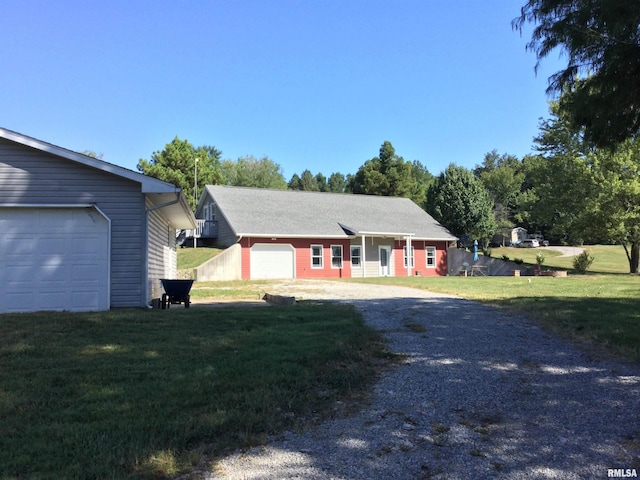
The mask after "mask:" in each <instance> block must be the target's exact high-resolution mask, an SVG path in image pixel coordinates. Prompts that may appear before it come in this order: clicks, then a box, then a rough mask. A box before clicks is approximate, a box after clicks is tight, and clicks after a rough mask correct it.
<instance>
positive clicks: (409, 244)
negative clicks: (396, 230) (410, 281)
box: [407, 235, 411, 277]
mask: <svg viewBox="0 0 640 480" xmlns="http://www.w3.org/2000/svg"><path fill="white" fill-rule="evenodd" d="M410 276H411V235H407V277H410Z"/></svg>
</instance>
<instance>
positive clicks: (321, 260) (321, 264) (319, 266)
mask: <svg viewBox="0 0 640 480" xmlns="http://www.w3.org/2000/svg"><path fill="white" fill-rule="evenodd" d="M314 248H319V249H320V256H319V257H318V256H317V255H314V254H313V249H314ZM314 258H320V265H314V264H313V259H314ZM311 268H315V269H317V270H321V269H323V268H324V246H323V245H311Z"/></svg>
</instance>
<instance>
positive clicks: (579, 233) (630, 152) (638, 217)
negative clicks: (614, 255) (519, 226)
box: [523, 98, 640, 273]
mask: <svg viewBox="0 0 640 480" xmlns="http://www.w3.org/2000/svg"><path fill="white" fill-rule="evenodd" d="M561 105H562V98H560V100H559V102H551V103H550V111H551V117H550V118H549V119H546V120H544V121H542V122H541V124H540V134H539V135H538V136H537V137H536V139H535V143H536V150H537V151H538V152H539V155H537V156H530V157H527V158H525V159H524V161H523V165H524V172H525V174H526V181H525V184H526V189H527V193H528V199H529V204H528V205H525V206H524V208H525V209H526V210H528V212H529V219H530V222H531V223H533V224H535V225H537V226H539V227H540V228H541V229H542V230H546V231H548V232H549V233H550V234H551V236H552V237H555V238H556V239H558V240H561V241H563V242H567V243H574V244H575V243H580V242H581V241H582V240H584V241H586V242H589V243H591V242H594V243H601V242H605V243H619V244H620V245H622V246H623V247H624V249H625V252H626V253H627V259H628V261H629V271H630V272H631V273H637V272H638V268H639V265H638V264H639V261H640V139H636V140H627V141H625V142H623V143H621V144H619V145H617V146H616V147H615V148H614V149H609V148H594V147H593V145H591V144H589V142H588V141H587V140H585V139H584V137H583V136H582V135H581V134H580V132H579V131H576V130H575V129H573V128H572V126H571V125H570V122H569V121H568V120H567V113H566V111H565V110H564V109H563V108H562V107H561Z"/></svg>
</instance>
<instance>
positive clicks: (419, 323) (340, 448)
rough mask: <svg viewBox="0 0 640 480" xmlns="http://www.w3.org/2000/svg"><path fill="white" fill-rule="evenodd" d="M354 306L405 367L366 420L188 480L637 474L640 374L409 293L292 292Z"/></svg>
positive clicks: (231, 459) (485, 314)
mask: <svg viewBox="0 0 640 480" xmlns="http://www.w3.org/2000/svg"><path fill="white" fill-rule="evenodd" d="M277 293H278V294H280V295H291V296H296V297H298V298H300V297H303V298H304V299H305V300H311V299H319V300H327V299H330V300H335V301H347V302H350V303H353V304H355V305H356V307H357V308H358V309H359V310H360V311H361V312H362V313H363V315H364V317H365V319H366V321H367V323H368V324H369V325H370V326H372V327H373V328H376V329H378V330H381V331H382V332H383V334H384V336H385V337H386V339H387V341H388V343H389V348H390V350H391V351H393V352H396V353H401V354H403V355H404V359H405V360H404V361H403V363H402V364H400V365H399V366H397V367H395V368H393V369H390V370H389V371H387V372H385V373H384V374H383V375H382V377H381V379H380V381H379V382H378V383H377V385H376V386H375V387H374V388H373V390H372V392H371V398H370V402H369V403H368V405H367V406H366V408H363V409H362V410H361V411H359V412H357V413H356V414H350V415H348V416H339V417H338V418H335V419H332V420H328V421H326V422H324V423H322V424H320V425H319V426H317V427H314V428H311V429H309V430H307V431H305V432H302V433H292V432H287V433H285V434H283V435H280V436H278V437H275V438H271V439H270V440H269V442H268V444H267V445H266V446H261V447H256V448H253V449H250V450H248V451H244V452H236V453H234V454H232V455H229V456H228V457H226V458H223V459H221V460H219V461H217V462H216V463H215V465H212V466H211V467H210V469H209V470H210V471H207V472H203V471H202V470H200V472H199V473H197V472H194V473H193V475H192V476H190V478H206V479H229V480H231V479H233V480H236V479H245V480H249V479H251V480H258V479H260V480H265V479H276V478H277V479H311V480H346V479H349V480H370V479H383V478H384V479H390V480H393V479H450V480H451V479H465V480H466V479H469V478H504V479H520V478H522V479H525V478H526V479H556V478H557V479H583V478H584V479H592V478H607V469H609V468H636V469H638V471H640V451H639V450H638V446H639V445H640V367H638V365H626V364H620V363H617V362H614V361H611V360H592V359H590V358H589V357H588V356H587V355H586V354H585V353H584V352H581V351H579V350H577V349H576V348H574V347H573V346H571V345H570V344H568V343H567V342H565V341H563V340H560V339H557V338H555V337H553V336H551V335H549V334H548V333H546V332H544V331H543V330H541V329H540V328H538V327H537V326H535V325H534V324H533V323H531V322H530V321H528V320H527V319H525V318H522V317H512V316H510V315H505V314H504V313H502V312H501V311H499V310H497V309H494V308H491V307H488V306H484V305H482V304H479V303H476V302H471V301H467V300H464V299H460V298H456V297H451V296H446V295H441V294H433V293H429V292H425V291H420V290H414V289H410V288H402V287H387V286H379V285H363V284H351V283H336V282H315V281H314V282H305V281H291V282H286V283H283V284H282V285H280V286H279V287H278V292H277Z"/></svg>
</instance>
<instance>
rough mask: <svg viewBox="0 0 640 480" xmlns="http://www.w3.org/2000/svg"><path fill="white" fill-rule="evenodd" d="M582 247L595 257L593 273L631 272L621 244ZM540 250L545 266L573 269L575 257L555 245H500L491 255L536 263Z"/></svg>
mask: <svg viewBox="0 0 640 480" xmlns="http://www.w3.org/2000/svg"><path fill="white" fill-rule="evenodd" d="M580 248H583V249H584V250H586V251H587V252H589V254H590V255H592V256H593V258H594V261H593V264H592V265H591V267H590V268H589V271H590V272H591V273H629V262H628V260H627V256H626V254H625V252H624V248H623V247H622V246H621V245H584V246H582V247H580ZM540 252H542V254H543V255H544V257H545V261H544V263H543V265H542V267H543V268H545V267H552V268H556V269H564V270H569V271H571V270H573V257H564V256H562V253H560V252H559V251H557V250H553V247H542V248H515V247H498V248H493V249H491V256H492V257H493V258H502V256H503V255H505V256H507V257H509V260H511V261H513V260H514V259H516V258H519V259H521V260H523V261H524V263H528V264H531V265H535V263H536V255H537V254H538V253H540Z"/></svg>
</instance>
